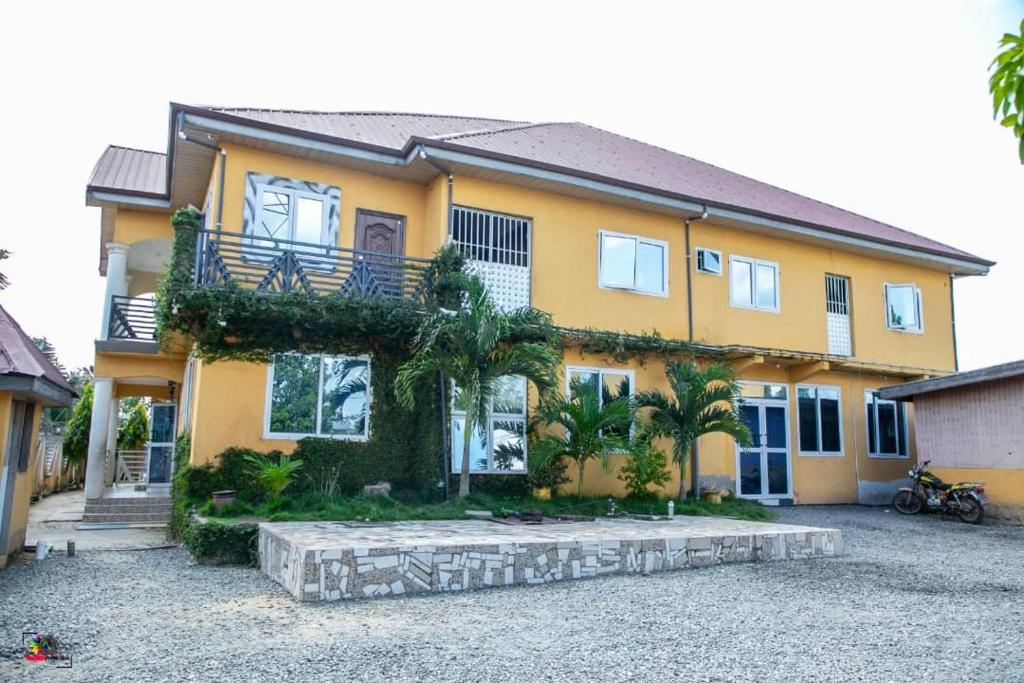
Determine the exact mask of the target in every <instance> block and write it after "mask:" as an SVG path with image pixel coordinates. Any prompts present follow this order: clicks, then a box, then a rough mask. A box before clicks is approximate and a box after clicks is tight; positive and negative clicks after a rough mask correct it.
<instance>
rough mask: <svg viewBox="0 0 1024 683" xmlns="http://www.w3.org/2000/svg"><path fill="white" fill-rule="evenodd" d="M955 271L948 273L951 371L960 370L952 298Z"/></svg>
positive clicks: (954, 308) (954, 310) (953, 300)
mask: <svg viewBox="0 0 1024 683" xmlns="http://www.w3.org/2000/svg"><path fill="white" fill-rule="evenodd" d="M955 280H956V273H950V274H949V320H950V323H951V327H952V330H953V372H960V354H959V353H957V348H956V300H955V299H954V298H953V282H954V281H955Z"/></svg>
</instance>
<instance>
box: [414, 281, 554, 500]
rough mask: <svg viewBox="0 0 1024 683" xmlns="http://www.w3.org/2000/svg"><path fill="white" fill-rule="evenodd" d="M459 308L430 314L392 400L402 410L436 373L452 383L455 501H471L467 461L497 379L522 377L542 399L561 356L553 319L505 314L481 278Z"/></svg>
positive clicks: (532, 312)
mask: <svg viewBox="0 0 1024 683" xmlns="http://www.w3.org/2000/svg"><path fill="white" fill-rule="evenodd" d="M465 290H466V291H465V294H464V297H463V305H462V306H461V307H459V308H458V309H457V310H455V311H449V310H445V309H439V310H436V311H434V312H432V313H429V314H428V315H427V317H426V318H425V319H424V320H423V322H422V323H421V324H420V327H419V330H418V331H417V333H416V337H415V339H414V340H413V350H414V353H413V357H412V358H411V359H410V360H409V361H407V362H406V363H405V364H403V365H402V367H400V368H399V369H398V374H397V376H396V377H395V394H396V396H397V398H398V402H399V403H400V404H401V405H403V406H404V407H406V408H410V409H411V408H412V407H413V404H414V401H415V399H414V393H415V387H416V386H417V385H418V384H419V383H420V382H421V381H423V380H424V379H427V378H430V377H434V376H436V375H437V374H438V373H439V372H441V373H444V375H445V376H446V377H447V378H448V379H449V380H451V381H453V382H454V383H455V385H456V386H457V387H458V390H459V392H460V393H459V405H460V406H465V410H466V423H465V427H464V429H463V434H464V439H463V445H462V467H461V469H460V474H459V497H460V498H464V497H465V496H467V495H469V464H470V463H469V457H470V450H471V444H472V439H473V435H474V434H475V433H478V426H479V425H481V424H486V420H487V411H488V408H489V406H490V403H491V399H492V398H493V397H494V395H495V393H496V392H497V390H498V388H499V387H500V381H501V378H503V377H506V376H509V375H513V376H520V377H525V378H526V379H527V380H528V381H530V382H532V383H533V385H534V386H535V387H537V390H538V392H539V393H540V394H541V395H544V394H546V393H547V392H548V391H550V390H551V388H552V387H553V386H554V385H555V370H556V368H557V367H558V364H559V355H558V353H557V352H556V351H555V349H554V348H552V346H551V344H550V339H551V338H552V336H553V325H552V323H551V317H550V316H549V315H548V314H547V313H544V312H542V311H538V310H536V309H533V308H519V309H516V310H513V311H509V312H503V311H501V310H500V309H498V307H497V306H495V304H494V302H492V301H491V300H490V298H489V297H488V296H487V290H486V289H485V288H484V285H483V283H482V282H481V281H480V279H479V278H477V277H474V276H468V277H467V278H466V280H465Z"/></svg>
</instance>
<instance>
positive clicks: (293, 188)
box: [242, 173, 341, 258]
mask: <svg viewBox="0 0 1024 683" xmlns="http://www.w3.org/2000/svg"><path fill="white" fill-rule="evenodd" d="M340 201H341V190H340V189H338V188H337V187H335V186H333V185H326V184H323V183H314V182H309V181H304V180H295V179H292V178H282V177H279V176H272V175H267V174H263V173H249V174H247V175H246V187H245V204H244V210H243V216H242V222H243V226H242V228H243V232H244V233H245V234H246V235H250V236H251V237H252V239H249V240H246V245H247V249H246V253H247V256H249V257H250V258H252V257H254V256H256V257H259V256H268V255H269V252H267V253H264V250H265V249H268V248H269V249H273V248H276V247H278V246H286V247H287V248H289V249H290V250H293V251H299V252H302V251H308V252H310V253H323V249H321V248H319V247H321V246H335V244H336V242H337V235H338V216H339V205H340ZM278 240H288V241H289V242H301V243H303V245H315V246H300V245H278V243H277V241H278Z"/></svg>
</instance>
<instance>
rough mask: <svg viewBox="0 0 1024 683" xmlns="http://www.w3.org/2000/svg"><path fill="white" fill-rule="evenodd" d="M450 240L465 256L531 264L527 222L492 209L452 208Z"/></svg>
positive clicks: (505, 263) (507, 262)
mask: <svg viewBox="0 0 1024 683" xmlns="http://www.w3.org/2000/svg"><path fill="white" fill-rule="evenodd" d="M452 239H453V240H455V243H456V244H458V245H459V249H460V250H461V251H462V253H463V254H464V255H465V256H466V258H469V259H472V260H474V261H484V262H486V263H499V264H502V265H506V266H524V267H529V265H530V221H529V220H527V219H526V218H519V217H518V216H508V215H505V214H501V213H493V212H491V211H480V210H478V209H467V208H464V207H461V206H456V207H454V208H453V209H452Z"/></svg>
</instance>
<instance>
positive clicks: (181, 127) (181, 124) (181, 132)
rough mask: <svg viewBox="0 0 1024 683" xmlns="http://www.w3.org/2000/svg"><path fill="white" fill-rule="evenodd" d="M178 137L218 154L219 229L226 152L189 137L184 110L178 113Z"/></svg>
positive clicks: (222, 223)
mask: <svg viewBox="0 0 1024 683" xmlns="http://www.w3.org/2000/svg"><path fill="white" fill-rule="evenodd" d="M178 139H179V140H184V141H185V142H191V143H192V144H193V145H199V146H200V147H205V148H206V149H212V150H213V151H214V152H216V153H217V154H219V155H220V173H218V177H217V230H220V229H221V228H222V227H223V226H224V167H225V166H226V165H227V162H228V153H227V152H226V151H225V150H224V148H223V147H221V146H220V145H215V144H213V143H212V142H207V141H206V140H197V139H195V138H192V137H189V135H188V133H186V132H185V112H179V113H178Z"/></svg>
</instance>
